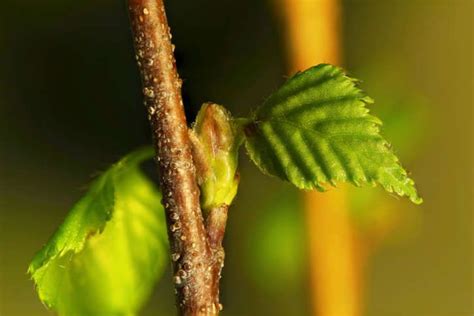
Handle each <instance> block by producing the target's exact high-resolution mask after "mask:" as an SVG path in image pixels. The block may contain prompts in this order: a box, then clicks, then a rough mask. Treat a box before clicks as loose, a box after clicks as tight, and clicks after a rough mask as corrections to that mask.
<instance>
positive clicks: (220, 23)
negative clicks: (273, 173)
mask: <svg viewBox="0 0 474 316" xmlns="http://www.w3.org/2000/svg"><path fill="white" fill-rule="evenodd" d="M3 3H4V5H3V8H4V9H3V10H0V66H1V67H0V148H1V149H0V315H2V316H4V315H5V316H17V315H21V316H23V315H28V316H30V315H31V316H36V315H38V316H41V315H50V314H51V313H50V312H48V311H47V310H46V309H45V308H44V307H43V306H42V304H41V302H40V301H39V299H38V298H37V296H36V293H35V290H34V286H33V283H32V282H31V281H30V280H29V278H28V276H27V275H26V270H27V266H28V264H29V262H30V260H31V258H32V256H33V255H34V253H35V252H36V251H37V250H39V249H40V247H41V246H42V245H43V244H44V243H45V242H46V241H47V239H48V238H49V236H50V235H51V234H52V233H53V232H54V230H55V229H56V227H57V226H58V225H59V224H60V223H61V222H62V220H63V218H64V217H65V215H66V213H67V211H68V209H69V208H70V207H71V206H72V205H73V203H74V202H75V201H76V200H78V199H79V198H80V197H81V195H82V194H83V193H84V189H85V188H86V184H87V183H88V182H89V181H90V179H91V177H92V176H93V175H95V174H97V172H99V171H101V170H104V169H105V168H106V167H107V166H109V165H110V164H111V163H113V162H114V161H116V160H117V159H119V158H120V157H121V156H123V155H124V154H126V153H127V152H129V151H131V150H132V149H134V148H136V147H138V146H141V145H144V144H149V143H150V131H149V128H148V124H147V121H146V114H145V109H144V108H143V106H142V102H141V92H140V90H141V88H140V82H139V76H138V71H137V68H136V66H135V62H134V58H133V56H134V54H133V50H132V41H131V36H130V31H129V27H128V18H127V12H126V5H125V1H115V0H94V1H92V0H89V1H69V0H61V1H59V0H44V1H36V0H4V1H3ZM167 9H168V17H169V22H170V25H171V27H172V32H173V42H174V44H176V55H177V63H178V68H179V72H180V74H181V76H182V78H183V79H184V87H183V89H184V90H183V93H184V98H185V104H186V106H187V114H188V118H189V119H190V120H191V119H193V118H194V115H195V114H196V112H197V110H198V108H199V106H200V105H201V103H203V102H205V101H214V102H216V103H220V104H224V105H226V106H227V107H229V108H230V109H231V110H232V112H233V113H234V114H235V115H236V116H239V115H240V116H242V115H245V114H247V113H248V112H249V110H250V109H251V108H254V107H255V106H257V105H259V104H261V102H262V101H263V100H264V99H265V97H266V96H268V95H269V94H270V93H271V92H272V91H274V90H275V89H276V88H277V87H278V86H279V85H281V84H282V83H283V82H284V80H285V78H287V77H288V75H291V74H292V73H294V72H295V71H296V70H303V69H304V68H306V67H309V66H311V65H314V64H317V63H320V62H333V63H336V64H339V65H342V66H344V67H345V68H346V69H347V70H348V72H349V73H350V74H351V75H352V76H355V77H357V78H360V79H362V83H361V84H362V87H363V88H364V89H365V90H366V91H367V92H368V93H369V95H370V96H372V97H373V98H374V99H375V100H376V103H375V105H373V106H372V108H371V110H372V112H373V113H374V114H376V115H378V116H379V117H381V118H382V119H383V120H384V122H385V125H384V128H383V133H384V135H385V136H386V137H387V138H388V139H389V141H391V142H392V143H393V146H394V149H395V151H396V152H397V154H398V155H399V156H400V157H401V160H402V161H403V163H404V165H405V167H406V168H407V169H408V170H410V172H411V174H412V176H413V178H414V179H415V180H416V182H417V184H418V188H419V191H420V193H421V195H422V196H423V197H424V200H425V202H424V204H422V205H421V206H413V205H410V203H409V202H408V201H406V200H404V199H398V198H396V197H394V196H391V195H388V194H386V193H383V192H381V191H380V190H378V189H370V190H367V189H356V188H349V187H345V186H342V187H341V188H339V189H333V190H331V192H329V193H325V194H321V193H302V192H298V191H297V190H295V189H293V188H292V187H291V186H290V185H288V184H286V183H283V182H281V181H279V180H276V179H272V178H267V177H265V176H263V175H261V174H260V173H259V172H258V171H257V169H256V168H255V167H254V166H253V165H251V164H250V163H249V162H248V159H247V157H245V155H244V154H243V155H242V158H243V159H242V164H241V179H242V180H241V187H240V194H239V195H238V197H237V200H236V202H235V205H234V206H233V207H232V208H231V211H230V218H229V223H228V230H227V231H228V233H227V235H226V239H225V247H226V264H225V267H224V277H223V280H222V300H223V304H224V312H223V314H224V315H319V316H362V315H368V316H380V315H387V316H391V315H393V316H395V315H397V316H398V315H407V316H425V315H426V316H458V315H459V316H464V315H466V316H467V315H473V313H474V310H473V288H472V287H473V273H472V272H473V270H472V268H473V262H472V250H473V247H472V237H473V234H472V233H473V231H472V224H473V220H472V210H473V203H472V202H473V199H472V194H473V190H472V188H473V186H472V180H473V169H472V164H471V162H472V159H473V156H472V151H473V150H472V149H473V135H474V133H473V127H472V118H473V111H472V109H473V92H472V89H473V73H474V67H473V29H474V27H473V2H472V1H471V0H405V1H404V0H386V1H376V0H357V1H356V0H339V1H338V0H258V1H256V0H242V1H230V0H195V1H186V0H175V1H167ZM174 313H175V312H174V298H173V290H172V288H171V272H170V271H168V272H167V274H166V275H165V277H164V278H163V279H162V280H161V281H160V283H159V284H158V285H157V289H156V291H155V293H154V294H153V297H152V298H151V299H150V301H149V303H148V304H147V305H146V307H145V308H144V310H143V312H142V314H141V315H174Z"/></svg>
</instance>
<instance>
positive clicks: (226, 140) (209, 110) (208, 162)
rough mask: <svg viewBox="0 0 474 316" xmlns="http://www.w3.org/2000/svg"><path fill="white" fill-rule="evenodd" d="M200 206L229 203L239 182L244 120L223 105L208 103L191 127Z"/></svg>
mask: <svg viewBox="0 0 474 316" xmlns="http://www.w3.org/2000/svg"><path fill="white" fill-rule="evenodd" d="M189 137H190V139H191V143H192V149H193V157H194V163H195V164H196V169H197V180H198V183H199V186H200V188H201V207H202V209H203V210H204V211H208V210H210V209H212V208H214V207H218V206H220V205H221V204H226V205H230V204H231V202H232V200H233V199H234V197H235V195H236V194H237V188H238V186H239V175H238V172H237V163H238V158H239V157H238V149H239V147H240V145H241V144H242V141H243V139H242V129H241V124H236V123H235V121H234V120H233V118H232V116H231V114H230V113H229V112H228V111H227V110H226V109H225V108H224V107H223V106H221V105H218V104H214V103H205V104H203V105H202V107H201V109H200V110H199V113H198V115H197V117H196V122H195V123H194V124H193V128H192V129H191V130H190V131H189Z"/></svg>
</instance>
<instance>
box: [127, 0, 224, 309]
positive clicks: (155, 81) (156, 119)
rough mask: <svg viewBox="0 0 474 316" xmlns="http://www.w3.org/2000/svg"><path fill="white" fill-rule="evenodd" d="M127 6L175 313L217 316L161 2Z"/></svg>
mask: <svg viewBox="0 0 474 316" xmlns="http://www.w3.org/2000/svg"><path fill="white" fill-rule="evenodd" d="M128 6H129V7H128V8H129V16H130V22H131V26H132V31H133V39H134V43H135V52H136V59H137V63H138V67H139V69H140V73H141V77H142V83H143V94H144V98H145V106H146V108H147V110H148V118H149V121H150V123H151V126H152V131H153V136H154V147H155V151H156V162H157V165H158V169H159V172H160V182H161V188H162V191H163V201H162V202H163V205H164V206H165V209H166V217H167V226H168V236H169V240H170V248H171V258H172V261H173V270H174V278H173V280H174V283H175V288H176V298H177V305H178V310H179V313H180V315H217V314H218V312H219V306H220V304H219V291H218V284H219V277H220V267H219V269H216V261H217V259H216V258H215V256H214V254H215V253H216V251H214V250H213V248H214V247H213V245H214V242H213V243H212V244H213V245H211V244H210V242H209V238H208V233H207V231H206V228H205V225H204V219H203V216H202V213H201V208H200V201H199V188H198V185H197V182H196V171H195V166H194V163H193V157H192V152H191V146H190V140H189V135H188V127H187V124H186V117H185V113H184V106H183V101H182V97H181V84H182V81H181V79H180V78H179V76H178V73H177V70H176V65H175V59H174V56H173V45H172V44H171V34H170V29H169V26H168V22H167V18H166V14H165V8H164V4H163V0H128ZM212 222H213V221H212ZM223 225H224V227H225V222H224V224H223ZM213 226H215V225H211V227H213ZM217 226H218V227H220V226H222V225H221V224H219V225H217ZM211 235H214V233H212V234H211ZM217 235H219V234H217ZM222 235H223V230H222ZM220 239H221V240H222V237H220ZM219 245H220V242H219ZM217 270H218V271H217Z"/></svg>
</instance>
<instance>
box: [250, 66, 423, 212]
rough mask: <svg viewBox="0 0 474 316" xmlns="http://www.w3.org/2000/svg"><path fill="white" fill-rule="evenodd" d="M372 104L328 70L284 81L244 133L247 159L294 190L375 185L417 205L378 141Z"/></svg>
mask: <svg viewBox="0 0 474 316" xmlns="http://www.w3.org/2000/svg"><path fill="white" fill-rule="evenodd" d="M370 103H373V101H372V99H370V98H369V97H368V96H367V95H365V93H364V92H363V91H361V90H360V89H359V88H358V87H357V86H356V81H355V80H354V79H351V78H349V77H347V76H346V75H345V74H344V72H343V70H342V69H340V68H337V67H335V66H331V65H326V64H322V65H318V66H316V67H313V68H310V69H308V70H306V71H304V72H302V73H298V74H296V75H295V76H293V77H292V78H290V79H289V80H288V81H287V82H286V83H285V84H284V85H283V86H282V87H281V88H280V89H279V90H278V91H277V92H275V93H274V94H272V95H271V96H270V97H269V98H268V99H267V100H266V101H265V103H264V104H263V105H262V106H261V107H260V108H259V109H258V110H257V111H256V113H255V117H254V122H253V123H252V124H250V125H248V126H247V127H246V147H247V150H248V152H249V154H250V157H251V159H252V160H253V161H254V162H255V163H256V165H257V166H259V167H260V169H261V170H262V171H263V172H265V173H268V174H271V175H275V176H278V177H280V178H282V179H285V180H288V181H290V182H291V183H293V184H294V185H296V186H297V187H299V188H303V189H313V188H316V189H319V190H324V188H325V186H326V184H327V183H330V184H332V185H335V184H336V183H337V182H344V181H350V182H352V183H353V184H355V185H357V186H359V185H363V184H366V183H367V184H372V185H375V184H376V183H379V184H381V185H382V187H383V188H384V189H385V190H387V191H388V192H395V193H397V194H398V195H401V196H404V195H405V196H408V197H409V198H410V199H411V200H412V201H413V202H415V203H421V201H422V200H421V198H420V197H419V196H418V194H417V192H416V189H415V187H414V182H413V180H411V179H410V178H409V177H408V176H407V172H406V171H405V170H404V169H403V168H402V167H401V166H400V163H399V161H398V158H397V157H396V156H395V155H394V154H393V152H392V150H391V149H390V146H389V144H388V143H387V141H386V140H385V139H384V138H383V137H382V136H381V135H380V131H379V127H380V125H381V121H380V120H379V119H378V118H376V117H375V116H372V115H370V114H369V113H368V112H369V110H368V109H367V107H366V105H367V104H370Z"/></svg>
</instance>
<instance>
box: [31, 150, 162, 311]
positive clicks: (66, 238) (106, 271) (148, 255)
mask: <svg viewBox="0 0 474 316" xmlns="http://www.w3.org/2000/svg"><path fill="white" fill-rule="evenodd" d="M152 156H153V150H152V149H151V148H145V149H141V150H137V151H135V152H133V153H131V154H129V155H127V156H126V157H125V158H123V159H122V160H120V161H119V162H118V163H117V164H115V165H113V166H112V167H111V168H110V169H109V170H107V171H106V172H104V174H102V175H101V176H100V177H99V178H98V179H97V180H95V181H94V183H93V184H92V185H91V188H90V189H89V191H88V192H87V193H86V195H85V196H84V197H83V198H82V199H81V200H80V201H79V202H78V203H77V204H76V205H75V206H74V207H73V208H72V210H71V211H70V213H69V214H68V216H67V217H66V219H65V220H64V223H63V224H62V225H61V226H60V227H59V228H58V230H57V231H56V233H55V234H54V235H53V237H52V238H51V239H50V241H49V242H48V243H47V244H46V245H45V246H44V247H43V249H42V250H41V251H40V252H39V253H38V254H37V255H36V256H35V258H34V259H33V261H32V263H31V265H30V268H29V273H30V274H31V276H32V278H33V280H34V281H35V284H36V287H37V291H38V294H39V296H40V298H41V300H42V301H43V302H44V303H45V304H46V305H47V306H48V307H50V308H52V309H54V310H56V311H57V312H58V313H59V315H68V316H73V315H77V316H81V315H103V316H107V315H110V316H120V315H124V316H129V315H135V314H136V312H137V311H138V310H139V308H140V307H141V306H142V305H143V303H144V302H146V300H147V299H148V296H149V295H150V293H151V290H152V289H153V287H154V285H155V283H156V281H157V280H158V277H159V276H160V275H161V274H162V272H163V269H164V266H165V264H166V263H167V262H168V259H169V254H168V242H167V236H166V225H165V217H164V209H163V207H162V206H161V201H160V200H161V194H160V193H159V192H158V191H157V190H156V188H155V187H154V184H153V183H152V182H150V181H149V180H148V179H147V178H146V177H145V176H144V175H143V174H142V172H141V171H140V163H141V162H143V161H144V160H146V159H150V158H151V157H152Z"/></svg>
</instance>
